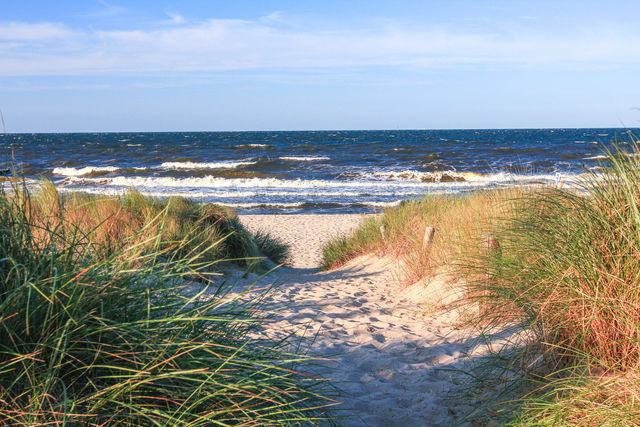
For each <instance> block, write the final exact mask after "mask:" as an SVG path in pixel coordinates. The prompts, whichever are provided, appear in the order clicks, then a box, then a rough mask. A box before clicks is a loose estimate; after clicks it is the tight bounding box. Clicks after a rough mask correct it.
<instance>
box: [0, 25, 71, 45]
mask: <svg viewBox="0 0 640 427" xmlns="http://www.w3.org/2000/svg"><path fill="white" fill-rule="evenodd" d="M73 36H74V33H73V31H71V30H70V29H68V28H67V27H65V26H64V25H62V24H59V23H54V22H36V23H27V22H7V23H4V24H0V41H13V40H20V41H32V42H39V41H48V40H53V39H57V40H59V39H64V38H72V37H73Z"/></svg>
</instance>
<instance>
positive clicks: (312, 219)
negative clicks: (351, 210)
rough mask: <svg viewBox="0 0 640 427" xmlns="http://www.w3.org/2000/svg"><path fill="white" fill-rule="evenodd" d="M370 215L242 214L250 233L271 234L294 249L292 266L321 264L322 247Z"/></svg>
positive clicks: (316, 265)
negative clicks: (260, 231)
mask: <svg viewBox="0 0 640 427" xmlns="http://www.w3.org/2000/svg"><path fill="white" fill-rule="evenodd" d="M366 216H367V215H314V214H297V215H241V216H240V220H241V221H242V224H243V225H244V226H245V227H246V228H247V229H249V230H250V231H253V232H256V231H259V230H262V231H267V232H269V233H270V234H272V235H274V236H276V237H278V238H280V239H282V240H283V241H284V242H285V243H287V244H289V245H290V247H291V255H292V259H291V261H290V264H291V266H292V267H298V268H314V267H318V265H320V260H321V259H322V246H323V245H324V244H325V243H326V242H327V241H329V240H330V239H332V238H334V237H336V236H342V235H345V234H347V233H349V232H350V231H352V230H354V229H355V228H356V227H357V226H358V224H359V223H360V221H361V220H362V219H363V218H365V217H366Z"/></svg>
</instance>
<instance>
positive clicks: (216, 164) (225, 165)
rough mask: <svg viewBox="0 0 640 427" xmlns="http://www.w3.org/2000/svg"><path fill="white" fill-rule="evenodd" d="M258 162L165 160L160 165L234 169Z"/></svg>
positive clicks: (164, 166)
mask: <svg viewBox="0 0 640 427" xmlns="http://www.w3.org/2000/svg"><path fill="white" fill-rule="evenodd" d="M254 164H256V162H255V161H251V160H245V161H239V162H236V161H223V162H209V163H198V162H164V163H162V164H161V165H160V167H161V168H164V169H233V168H238V167H241V166H249V165H254Z"/></svg>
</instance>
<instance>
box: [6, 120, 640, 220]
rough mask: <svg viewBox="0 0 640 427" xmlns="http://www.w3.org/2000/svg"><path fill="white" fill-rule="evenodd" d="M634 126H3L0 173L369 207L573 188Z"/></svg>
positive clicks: (330, 207)
mask: <svg viewBox="0 0 640 427" xmlns="http://www.w3.org/2000/svg"><path fill="white" fill-rule="evenodd" d="M630 134H634V135H637V134H638V132H637V129H631V130H629V129H516V130H514V129H493V130H371V131H287V132H163V133H154V132H132V133H56V134H44V133H43V134H2V135H0V153H1V154H0V170H1V171H2V172H3V173H4V174H5V175H10V174H14V173H15V174H17V175H19V176H22V177H24V178H25V179H26V182H27V183H28V184H29V185H32V184H34V183H37V181H38V180H39V179H42V178H47V179H50V180H53V182H55V183H56V184H57V186H58V188H59V189H60V190H61V191H62V192H70V191H84V192H88V193H94V194H106V195H117V194H121V193H122V192H124V191H127V190H128V189H130V188H134V189H136V190H138V191H140V192H141V193H143V194H145V195H149V196H155V197H161V198H165V197H170V196H183V197H186V198H189V199H192V200H195V201H199V202H207V203H209V202H211V203H218V204H223V205H228V206H231V207H234V208H236V210H237V211H238V212H240V213H300V212H307V213H370V212H375V211H380V210H381V209H384V208H385V207H389V206H394V205H397V204H399V203H401V202H402V201H403V200H408V199H419V198H422V197H424V196H425V195H459V194H463V193H466V192H469V191H477V190H482V189H490V188H503V187H506V186H513V185H541V184H553V185H562V186H571V185H575V184H576V183H577V182H579V180H580V177H581V176H583V175H584V174H586V173H590V172H593V171H596V172H597V171H598V170H599V168H601V167H602V166H603V164H602V162H603V160H604V158H605V157H604V154H603V153H604V152H605V150H607V149H612V148H613V147H614V145H615V144H622V145H624V144H627V143H629V141H630V140H631V136H630ZM4 185H5V186H6V185H8V184H7V181H6V180H5V183H4Z"/></svg>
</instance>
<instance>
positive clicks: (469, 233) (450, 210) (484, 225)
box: [323, 187, 526, 283]
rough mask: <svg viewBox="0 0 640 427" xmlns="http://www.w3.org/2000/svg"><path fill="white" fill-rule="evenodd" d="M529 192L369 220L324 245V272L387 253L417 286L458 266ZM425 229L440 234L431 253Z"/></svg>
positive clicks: (431, 202)
mask: <svg viewBox="0 0 640 427" xmlns="http://www.w3.org/2000/svg"><path fill="white" fill-rule="evenodd" d="M525 191H526V190H525V189H524V188H520V187H519V188H514V189H508V190H494V191H480V192H477V193H470V194H465V195H462V196H431V195H427V196H425V197H424V198H423V199H421V200H408V201H405V202H403V203H401V204H400V205H399V206H396V207H392V208H389V209H386V210H385V211H384V212H383V213H382V214H381V215H379V216H374V217H371V218H369V219H367V220H365V221H364V222H363V223H362V225H361V226H360V227H359V228H358V229H357V230H355V232H354V233H352V234H351V235H350V236H346V237H341V238H337V239H334V240H333V241H331V242H329V243H328V244H327V245H325V247H324V248H323V255H324V257H323V267H324V268H334V267H337V266H339V265H341V264H344V263H345V262H347V261H349V260H350V259H352V258H354V257H356V256H358V255H362V254H365V253H371V252H375V253H383V254H386V255H390V256H393V257H397V258H399V259H400V261H401V262H402V265H403V266H404V268H403V275H404V277H403V279H404V281H405V282H407V283H413V282H415V281H417V280H419V279H422V278H424V277H426V276H430V275H432V274H433V273H435V272H436V270H437V269H438V268H440V267H442V266H447V265H451V264H454V263H456V262H457V261H458V260H459V259H460V255H461V253H463V252H465V251H466V250H467V248H468V247H469V246H472V245H476V244H477V241H479V240H480V237H481V235H482V234H483V233H484V232H485V231H486V230H487V229H488V228H489V227H490V226H491V225H492V224H493V223H495V222H496V220H497V218H501V217H504V216H507V215H508V214H509V212H510V209H511V201H512V200H513V199H514V198H516V197H519V196H520V195H522V194H523V193H524V192H525ZM381 226H384V228H385V234H384V236H383V235H382V233H381V232H380V227H381ZM426 227H435V229H436V231H435V235H434V238H433V243H432V245H431V247H430V248H429V250H428V251H426V250H425V248H424V247H423V240H424V234H425V229H426Z"/></svg>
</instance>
